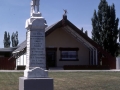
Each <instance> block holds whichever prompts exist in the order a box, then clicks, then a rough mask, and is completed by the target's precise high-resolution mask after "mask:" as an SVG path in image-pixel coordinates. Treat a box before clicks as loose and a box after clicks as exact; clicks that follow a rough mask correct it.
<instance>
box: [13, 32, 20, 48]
mask: <svg viewBox="0 0 120 90" xmlns="http://www.w3.org/2000/svg"><path fill="white" fill-rule="evenodd" d="M11 41H12V47H16V46H17V45H18V43H19V40H18V32H17V31H16V33H14V32H13V33H12V36H11Z"/></svg>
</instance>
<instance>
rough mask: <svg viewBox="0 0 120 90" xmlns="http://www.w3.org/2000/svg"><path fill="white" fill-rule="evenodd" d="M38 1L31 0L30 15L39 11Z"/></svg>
mask: <svg viewBox="0 0 120 90" xmlns="http://www.w3.org/2000/svg"><path fill="white" fill-rule="evenodd" d="M39 2H40V0H32V1H31V16H32V14H33V13H39Z"/></svg>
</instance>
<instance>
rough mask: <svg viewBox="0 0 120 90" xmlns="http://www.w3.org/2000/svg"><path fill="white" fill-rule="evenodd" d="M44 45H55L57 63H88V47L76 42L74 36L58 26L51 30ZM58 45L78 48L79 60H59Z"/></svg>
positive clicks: (60, 64) (58, 64)
mask: <svg viewBox="0 0 120 90" xmlns="http://www.w3.org/2000/svg"><path fill="white" fill-rule="evenodd" d="M46 47H48V48H50V47H52V48H53V47H55V48H57V58H56V59H57V63H56V64H57V65H56V66H64V65H89V49H88V48H87V47H86V46H85V45H83V44H82V43H81V42H78V41H77V40H76V39H75V38H74V37H72V36H71V35H70V34H68V33H67V32H66V31H64V30H63V29H62V28H59V29H57V30H55V31H53V32H52V33H51V34H49V35H48V36H47V37H46ZM60 47H63V48H65V47H70V48H75V47H77V48H79V51H78V59H79V61H60V50H59V48H60Z"/></svg>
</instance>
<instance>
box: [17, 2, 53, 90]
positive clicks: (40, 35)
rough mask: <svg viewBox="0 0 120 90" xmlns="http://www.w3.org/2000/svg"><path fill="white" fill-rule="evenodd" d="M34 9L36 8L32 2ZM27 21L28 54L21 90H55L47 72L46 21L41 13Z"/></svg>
mask: <svg viewBox="0 0 120 90" xmlns="http://www.w3.org/2000/svg"><path fill="white" fill-rule="evenodd" d="M32 2H33V4H32V9H33V8H34V7H35V6H34V2H37V1H36V0H32ZM34 11H35V10H32V13H31V17H30V18H29V19H27V20H26V25H25V28H26V29H27V53H26V60H27V61H26V62H27V63H26V69H25V71H24V77H20V78H19V90H53V79H52V78H49V77H48V71H47V70H46V52H45V51H46V50H45V28H46V27H47V24H46V20H45V19H44V18H43V17H42V16H41V13H39V12H37V13H33V12H34Z"/></svg>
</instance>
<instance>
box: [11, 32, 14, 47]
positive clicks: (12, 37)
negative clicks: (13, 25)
mask: <svg viewBox="0 0 120 90" xmlns="http://www.w3.org/2000/svg"><path fill="white" fill-rule="evenodd" d="M14 39H15V34H14V32H13V33H12V36H11V41H12V47H15V40H14Z"/></svg>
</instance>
